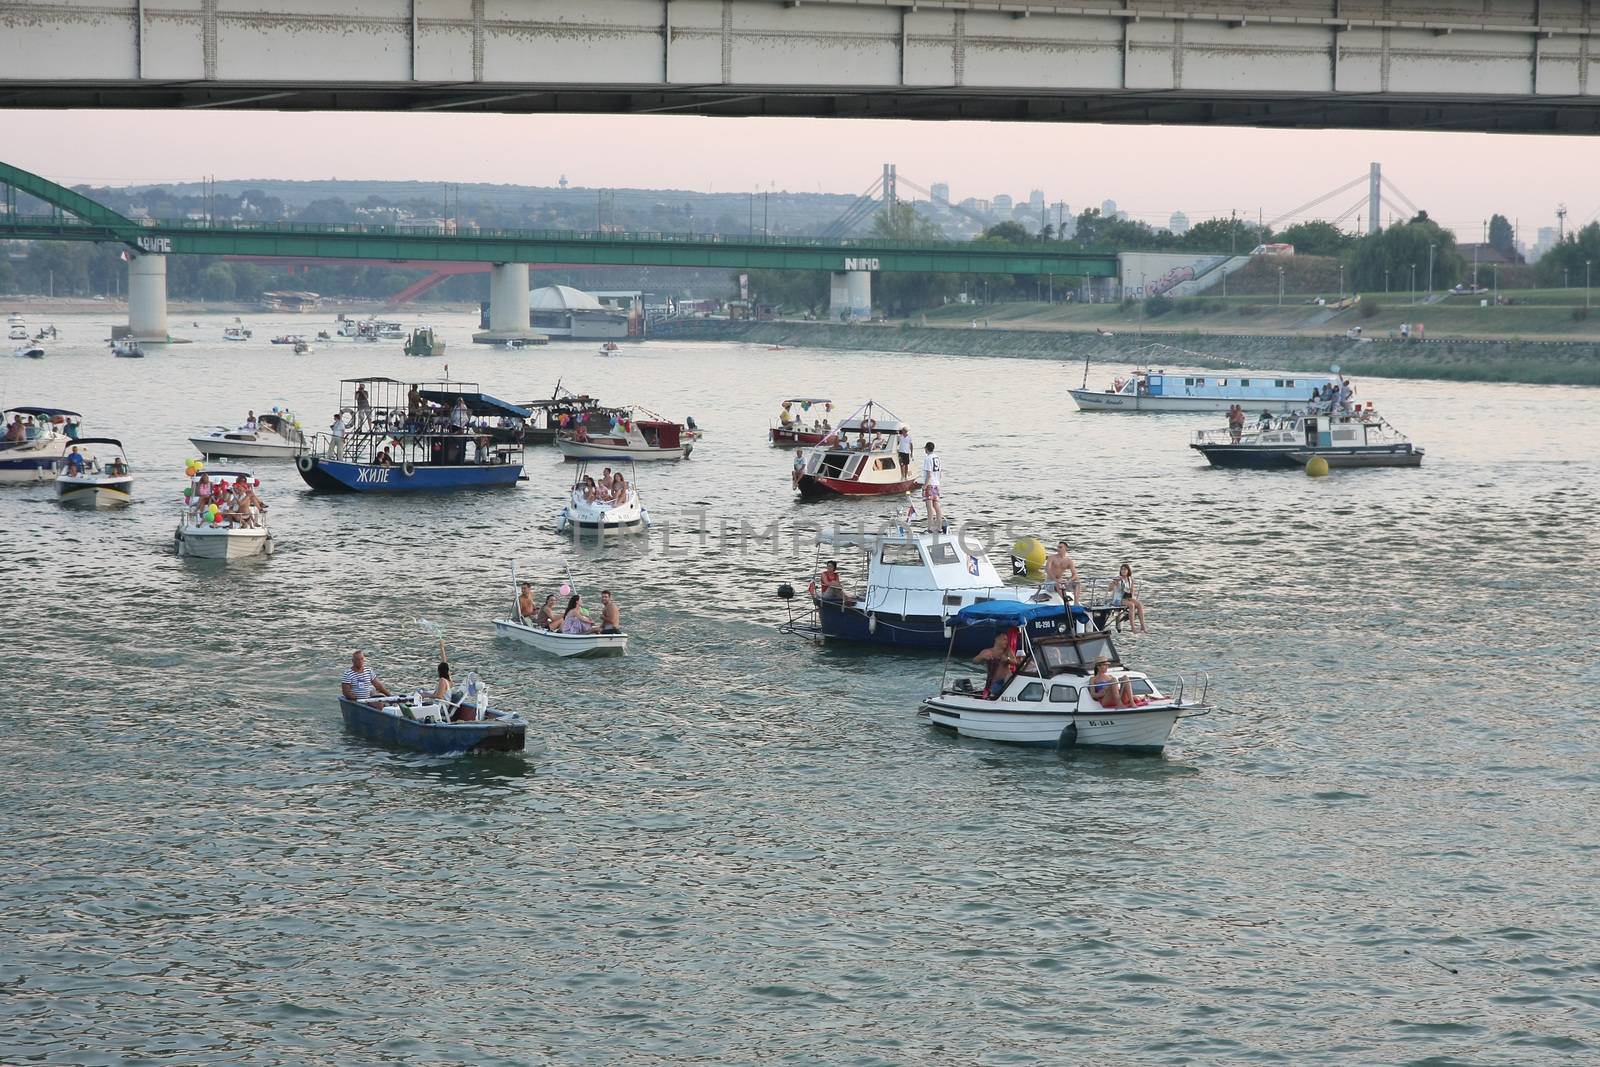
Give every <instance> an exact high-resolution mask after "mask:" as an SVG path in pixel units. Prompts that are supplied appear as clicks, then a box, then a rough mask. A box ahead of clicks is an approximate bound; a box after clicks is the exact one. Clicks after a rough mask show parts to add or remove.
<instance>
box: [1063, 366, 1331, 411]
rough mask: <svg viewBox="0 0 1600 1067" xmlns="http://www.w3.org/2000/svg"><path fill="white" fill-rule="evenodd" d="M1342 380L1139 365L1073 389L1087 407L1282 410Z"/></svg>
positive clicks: (1312, 398) (1303, 403) (1079, 402)
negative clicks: (1101, 383) (1097, 384)
mask: <svg viewBox="0 0 1600 1067" xmlns="http://www.w3.org/2000/svg"><path fill="white" fill-rule="evenodd" d="M1338 381H1339V379H1338V378H1336V377H1334V376H1331V375H1327V374H1302V373H1298V372H1289V371H1253V370H1245V371H1223V372H1221V373H1218V374H1210V373H1192V372H1185V373H1183V374H1168V373H1167V372H1166V371H1164V370H1135V371H1133V372H1132V373H1130V374H1129V375H1128V376H1127V377H1126V378H1117V379H1116V380H1115V381H1113V382H1112V383H1111V388H1109V389H1089V388H1087V387H1085V388H1082V389H1072V390H1069V392H1070V393H1071V394H1072V399H1073V401H1074V402H1075V403H1076V404H1077V405H1078V408H1079V409H1080V410H1082V411H1124V412H1135V413H1140V414H1148V413H1150V412H1163V411H1227V410H1228V409H1229V408H1231V407H1233V406H1234V405H1235V404H1238V405H1239V406H1240V407H1242V408H1244V409H1245V410H1246V411H1250V412H1257V411H1271V412H1274V413H1279V412H1288V411H1294V410H1297V409H1299V408H1304V407H1309V406H1311V405H1313V404H1315V403H1316V399H1317V398H1316V394H1317V392H1318V391H1319V390H1321V389H1322V388H1323V387H1324V386H1326V385H1328V384H1329V383H1330V382H1331V383H1333V384H1338ZM1086 385H1087V383H1086Z"/></svg>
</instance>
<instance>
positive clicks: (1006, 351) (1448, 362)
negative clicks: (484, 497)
mask: <svg viewBox="0 0 1600 1067" xmlns="http://www.w3.org/2000/svg"><path fill="white" fill-rule="evenodd" d="M650 336H651V337H653V338H657V339H662V340H674V341H696V340H698V341H731V342H742V343H745V344H759V345H783V346H785V347H804V348H830V349H848V350H856V351H871V352H903V353H912V354H916V353H922V354H927V355H946V356H949V355H955V356H1010V357H1016V358H1032V359H1057V360H1069V361H1070V360H1083V359H1087V360H1089V361H1090V362H1092V363H1103V364H1112V365H1117V366H1122V365H1128V366H1131V365H1134V364H1140V365H1144V364H1154V365H1157V366H1159V365H1162V364H1167V365H1189V366H1200V367H1214V368H1221V367H1249V368H1252V369H1263V368H1281V369H1283V370H1305V371H1319V370H1320V371H1325V370H1327V369H1328V367H1329V366H1330V365H1332V364H1335V363H1337V364H1339V366H1340V368H1341V369H1342V370H1344V371H1345V372H1346V373H1349V374H1367V375H1379V376H1384V377H1395V378H1444V379H1451V380H1457V381H1504V382H1525V383H1531V384H1565V385H1600V343H1597V342H1590V341H1517V340H1432V339H1430V340H1425V341H1416V340H1410V341H1401V340H1388V339H1377V340H1371V341H1352V340H1350V339H1348V338H1345V337H1343V336H1341V335H1322V336H1317V335H1303V334H1234V333H1198V332H1171V333H1152V332H1150V331H1148V330H1147V331H1145V332H1144V333H1143V334H1139V333H1136V332H1130V333H1114V334H1109V335H1107V334H1099V333H1092V332H1079V331H1071V330H1006V329H960V328H941V327H930V326H910V325H897V324H866V323H855V324H849V325H845V324H840V323H828V322H792V321H772V322H735V321H729V320H726V319H676V320H669V321H666V322H659V323H654V324H652V326H651V328H650ZM1152 345H1165V346H1168V348H1167V349H1161V348H1152V347H1151V346H1152Z"/></svg>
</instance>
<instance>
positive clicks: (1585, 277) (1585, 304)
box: [1583, 259, 1589, 311]
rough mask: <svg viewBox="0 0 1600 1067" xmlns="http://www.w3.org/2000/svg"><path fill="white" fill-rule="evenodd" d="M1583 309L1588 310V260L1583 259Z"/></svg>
mask: <svg viewBox="0 0 1600 1067" xmlns="http://www.w3.org/2000/svg"><path fill="white" fill-rule="evenodd" d="M1583 310H1585V311H1588V310H1589V261H1588V260H1587V259H1586V260H1584V261H1583Z"/></svg>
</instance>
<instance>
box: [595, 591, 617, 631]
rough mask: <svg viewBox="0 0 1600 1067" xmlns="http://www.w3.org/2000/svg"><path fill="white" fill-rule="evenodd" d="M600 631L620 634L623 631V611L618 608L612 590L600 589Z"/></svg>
mask: <svg viewBox="0 0 1600 1067" xmlns="http://www.w3.org/2000/svg"><path fill="white" fill-rule="evenodd" d="M600 632H601V633H603V634H620V633H621V632H622V613H621V612H620V611H618V610H617V602H616V600H615V599H613V598H612V596H611V590H609V589H602V590H600Z"/></svg>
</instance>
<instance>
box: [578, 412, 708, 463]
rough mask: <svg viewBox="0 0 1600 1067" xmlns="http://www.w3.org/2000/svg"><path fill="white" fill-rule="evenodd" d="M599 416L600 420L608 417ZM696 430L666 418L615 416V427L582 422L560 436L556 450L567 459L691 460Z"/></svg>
mask: <svg viewBox="0 0 1600 1067" xmlns="http://www.w3.org/2000/svg"><path fill="white" fill-rule="evenodd" d="M605 417H606V415H605V413H600V414H596V415H595V418H596V419H602V418H605ZM695 433H696V431H693V430H691V429H690V428H689V427H687V426H685V425H683V424H682V423H678V422H671V421H668V420H666V419H635V418H633V417H632V416H631V415H626V414H625V415H622V416H620V417H617V416H615V415H613V416H612V420H611V426H610V427H609V428H608V429H607V428H603V427H601V426H599V425H598V424H597V423H594V422H582V423H579V424H578V425H577V426H576V427H574V428H573V429H572V430H571V431H569V432H565V433H562V434H560V435H558V436H557V437H556V447H557V448H559V449H560V450H561V454H562V455H563V456H565V457H566V458H567V459H602V460H603V459H619V458H626V459H631V460H633V461H634V462H636V463H637V462H642V461H644V460H660V459H688V458H689V453H691V452H693V451H694V439H695Z"/></svg>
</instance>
